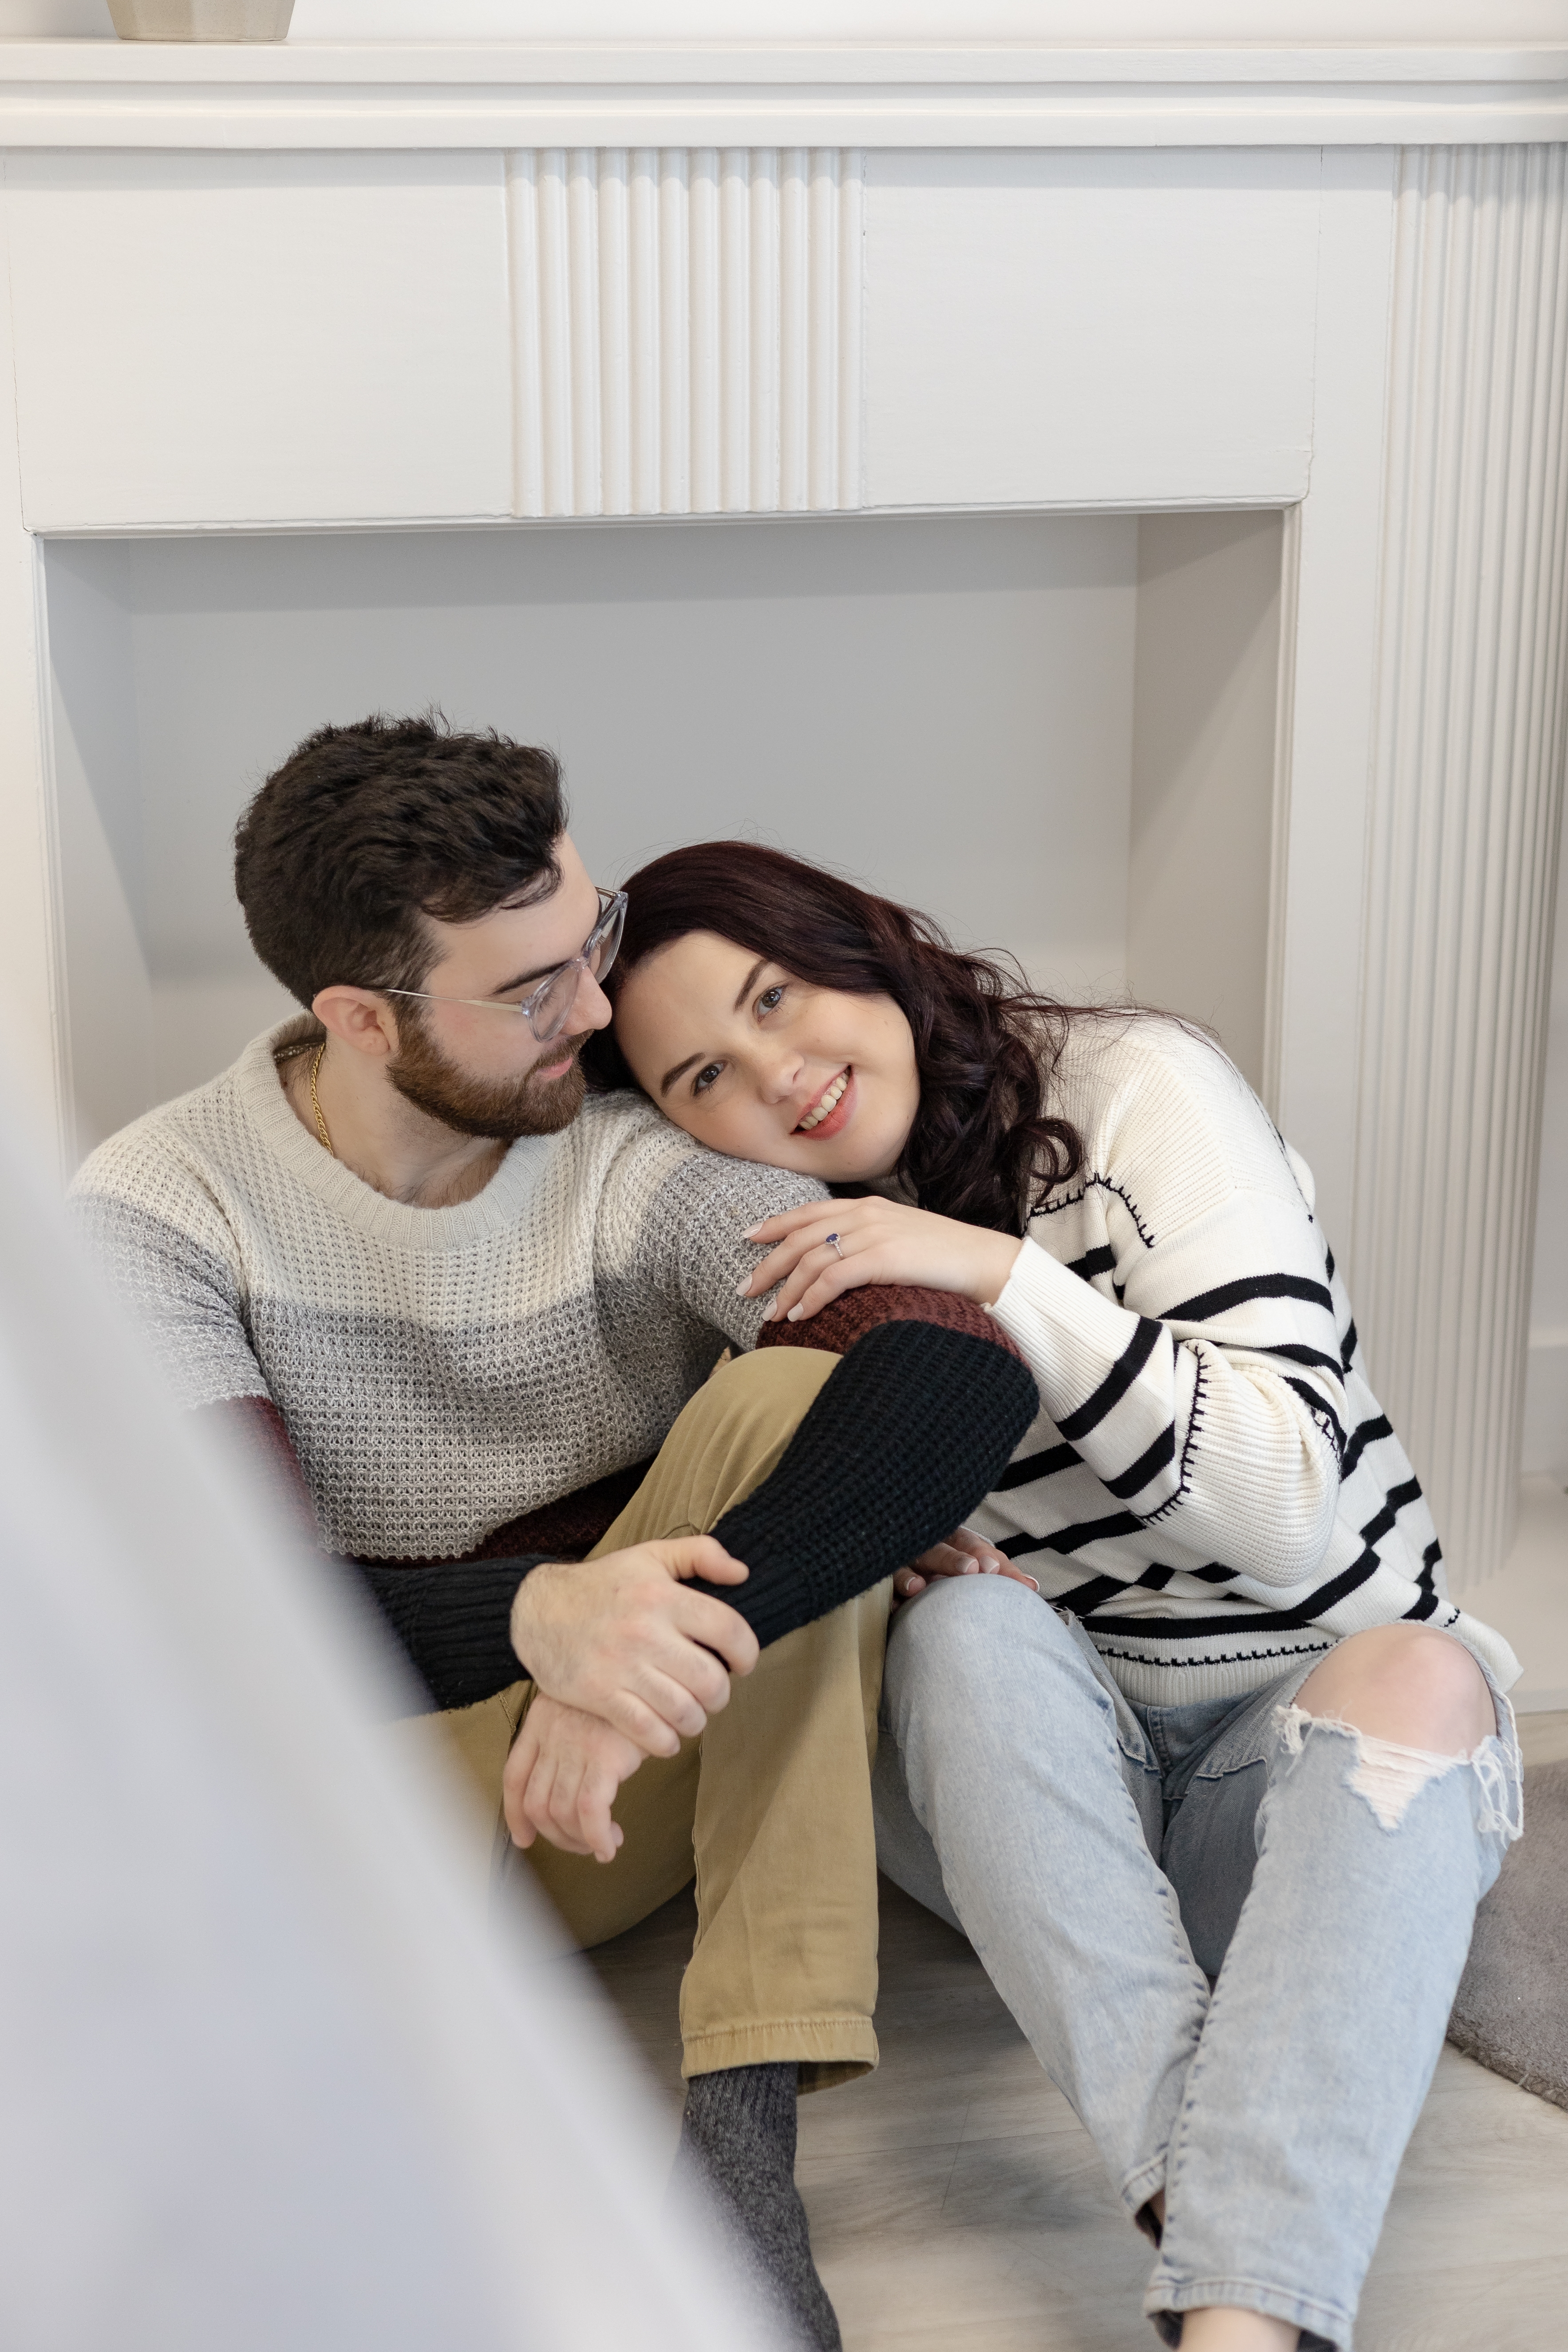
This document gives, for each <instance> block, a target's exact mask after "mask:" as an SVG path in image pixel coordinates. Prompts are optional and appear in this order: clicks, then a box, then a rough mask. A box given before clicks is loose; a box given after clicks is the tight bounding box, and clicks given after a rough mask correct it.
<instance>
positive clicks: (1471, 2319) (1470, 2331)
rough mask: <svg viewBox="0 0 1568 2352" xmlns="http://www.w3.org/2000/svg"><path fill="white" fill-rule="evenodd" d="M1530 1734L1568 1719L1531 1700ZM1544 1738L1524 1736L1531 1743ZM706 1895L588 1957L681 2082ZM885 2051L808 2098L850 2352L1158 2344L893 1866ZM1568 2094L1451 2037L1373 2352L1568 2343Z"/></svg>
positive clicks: (1111, 2231)
mask: <svg viewBox="0 0 1568 2352" xmlns="http://www.w3.org/2000/svg"><path fill="white" fill-rule="evenodd" d="M1527 1721H1528V1722H1529V1724H1530V1726H1531V1744H1532V1745H1536V1746H1547V1745H1550V1742H1551V1739H1552V1737H1553V1735H1554V1734H1555V1736H1556V1737H1557V1738H1560V1739H1561V1740H1562V1743H1563V1749H1564V1751H1568V1717H1560V1718H1552V1717H1543V1716H1538V1717H1531V1718H1527ZM1529 1752H1530V1751H1529V1748H1527V1753H1529ZM694 1918H695V1915H694V1911H693V1907H692V1904H691V1898H690V1895H689V1894H688V1895H681V1896H679V1897H678V1898H677V1900H676V1901H675V1902H674V1903H672V1904H668V1905H667V1906H665V1908H664V1910H662V1911H660V1912H658V1913H657V1914H656V1915H655V1916H654V1917H653V1918H652V1919H650V1920H648V1921H647V1922H646V1923H645V1925H644V1926H643V1927H639V1928H637V1929H635V1930H634V1931H633V1933H632V1934H631V1935H629V1936H624V1937H620V1938H619V1939H618V1941H617V1942H616V1943H615V1944H611V1945H606V1946H605V1948H604V1949H603V1950H602V1951H600V1952H597V1953H595V1954H593V1955H592V1956H591V1958H592V1960H593V1964H594V1967H595V1972H596V1974H597V1976H598V1979H599V1981H600V1983H601V1984H602V1985H603V1986H604V1987H605V1990H606V1991H607V1992H608V1994H609V1996H610V1999H611V2000H612V2002H613V2003H614V2005H615V2007H616V2010H617V2011H618V2012H619V2014H620V2016H621V2018H622V2019H623V2021H624V2022H625V2023H626V2027H627V2029H628V2031H629V2032H630V2034H631V2037H632V2040H633V2042H635V2044H636V2046H637V2048H638V2049H639V2050H640V2051H641V2053H642V2055H643V2057H644V2059H645V2061H646V2062H647V2065H648V2067H649V2070H650V2072H651V2074H652V2075H653V2077H654V2080H655V2083H656V2084H657V2087H658V2092H659V2095H661V2097H662V2098H663V2099H664V2101H665V2103H666V2109H667V2113H668V2119H669V2128H670V2137H671V2143H672V2145H673V2139H674V2133H675V2127H676V2118H677V2116H678V2114H679V2099H680V2080H679V2069H680V2053H679V2036H678V2032H677V2027H676V2001H677V1996H678V1991H679V1980H680V1970H681V1968H682V1967H683V1965H684V1962H685V1959H686V1956H687V1954H688V1953H689V1949H690V1944H691V1934H692V1928H693V1925H694ZM877 2031H878V2038H879V2042H880V2044H881V2052H882V2063H881V2064H880V2066H879V2069H878V2071H877V2072H876V2074H870V2075H868V2076H866V2077H864V2078H863V2079H862V2080H861V2081H860V2082H858V2083H852V2084H846V2085H845V2086H843V2087H842V2088H841V2089H838V2090H837V2091H833V2092H828V2093H822V2094H819V2095H816V2096H815V2097H812V2098H808V2099H805V2100H804V2101H803V2102H802V2104H801V2110H800V2157H799V2163H798V2167H797V2174H798V2178H799V2180H800V2185H801V2193H802V2195H803V2196H804V2198H805V2202H806V2208H807V2210H808V2211H809V2213H810V2215H811V2221H812V2232H813V2242H814V2245H815V2247H816V2254H817V2259H818V2261H819V2263H820V2265H821V2269H822V2274H823V2277H824V2280H825V2281H826V2285H827V2288H828V2292H829V2293H830V2294H831V2295H832V2296H833V2299H834V2303H835V2305H836V2306H837V2311H838V2315H839V2319H840V2322H841V2325H842V2326H843V2329H844V2341H845V2345H846V2347H847V2352H948V2347H956V2348H957V2352H982V2347H984V2352H1147V2347H1148V2346H1149V2345H1150V2344H1151V2343H1152V2341H1153V2338H1152V2334H1151V2331H1150V2328H1149V2325H1148V2322H1147V2321H1146V2320H1145V2319H1144V2318H1143V2316H1142V2291H1143V2284H1144V2282H1145V2280H1146V2278H1147V2276H1148V2273H1149V2268H1150V2261H1151V2256H1150V2252H1149V2249H1148V2248H1147V2246H1145V2245H1144V2243H1143V2242H1142V2239H1141V2238H1140V2237H1139V2236H1138V2235H1137V2233H1136V2231H1133V2230H1132V2229H1131V2226H1130V2225H1129V2223H1128V2222H1127V2221H1125V2220H1124V2219H1123V2218H1122V2216H1121V2211H1120V2210H1119V2209H1118V2206H1117V2202H1116V2200H1115V2198H1114V2197H1113V2195H1112V2194H1111V2191H1110V2185H1109V2183H1108V2182H1107V2181H1106V2179H1105V2178H1104V2175H1103V2173H1102V2172H1101V2170H1100V2163H1099V2159H1098V2158H1097V2157H1096V2155H1095V2152H1094V2149H1093V2147H1092V2146H1091V2144H1090V2142H1089V2137H1088V2135H1087V2134H1086V2133H1085V2132H1084V2131H1083V2129H1082V2128H1081V2126H1079V2123H1078V2121H1077V2119H1076V2117H1075V2116H1073V2114H1072V2112H1071V2110H1070V2109H1069V2108H1068V2105H1067V2102H1066V2101H1065V2100H1064V2099H1063V2098H1062V2096H1061V2095H1060V2093H1059V2092H1058V2091H1057V2090H1055V2089H1054V2088H1053V2087H1052V2085H1051V2084H1049V2083H1047V2080H1046V2078H1045V2076H1044V2075H1043V2074H1041V2072H1040V2070H1039V2068H1038V2066H1037V2064H1036V2063H1035V2060H1034V2057H1033V2054H1032V2053H1031V2052H1030V2050H1029V2048H1028V2045H1027V2044H1026V2042H1025V2041H1024V2038H1023V2036H1022V2034H1021V2033H1020V2032H1018V2029H1017V2027H1016V2025H1015V2024H1014V2022H1013V2021H1012V2019H1011V2017H1010V2016H1009V2015H1008V2013H1007V2011H1006V2010H1005V2008H1004V2006H1003V2004H1002V2002H1001V2000H1000V1999H999V1998H998V1997H997V1995H996V1993H995V1992H994V1990H993V1989H992V1987H991V1985H990V1982H989V1981H988V1979H987V1978H986V1976H985V1973H984V1969H982V1968H981V1966H980V1963H979V1961H978V1960H977V1959H976V1958H975V1957H974V1954H973V1952H972V1951H971V1950H970V1948H969V1947H968V1945H967V1944H966V1943H965V1942H964V1940H963V1937H961V1936H958V1935H955V1934H954V1933H953V1931H952V1929H951V1928H950V1927H944V1926H943V1925H942V1922H941V1921H940V1920H938V1919H934V1918H932V1917H931V1916H930V1914H929V1913H926V1912H924V1911H922V1910H921V1908H920V1907H919V1906H918V1905H916V1904H914V1903H911V1902H910V1900H909V1898H908V1897H907V1896H905V1895H900V1893H899V1891H898V1890H897V1889H896V1888H895V1887H891V1886H889V1885H886V1884H885V1883H884V1885H883V1887H882V1994H881V2002H880V2006H879V2010H878V2014H877ZM1565 2209H1568V2115H1565V2114H1563V2112H1562V2111H1561V2110H1559V2109H1558V2108H1556V2107H1553V2106H1550V2105H1547V2103H1546V2102H1545V2101H1544V2100H1542V2099H1537V2098H1532V2097H1531V2096H1530V2095H1529V2094H1528V2093H1526V2092H1523V2091H1520V2090H1518V2089H1516V2088H1515V2087H1514V2085H1513V2084H1510V2083H1505V2082H1502V2081H1501V2080H1500V2078H1499V2077H1498V2076H1497V2075H1495V2074H1488V2073H1487V2072H1486V2071H1485V2069H1484V2068H1482V2067H1479V2066H1477V2065H1475V2064H1473V2063H1471V2062H1470V2060H1468V2058H1462V2057H1460V2056H1459V2054H1458V2052H1457V2051H1454V2050H1449V2049H1445V2051H1444V2053H1443V2055H1442V2058H1441V2060H1440V2062H1439V2063H1438V2067H1437V2073H1436V2079H1435V2081H1434V2083H1433V2085H1432V2090H1431V2094H1430V2095H1429V2097H1428V2099H1427V2102H1426V2107H1425V2109H1424V2111H1423V2113H1422V2116H1421V2118H1420V2120H1419V2122H1418V2124H1417V2126H1416V2128H1415V2135H1414V2137H1413V2138H1412V2140H1411V2143H1410V2147H1409V2149H1408V2151H1407V2153H1406V2156H1405V2163H1404V2165H1403V2167H1402V2168H1401V2170H1400V2175H1399V2179H1398V2181H1397V2183H1396V2185H1395V2188H1394V2199H1393V2202H1392V2204H1391V2207H1390V2210H1389V2217H1388V2222H1387V2226H1386V2227H1385V2229H1384V2235H1383V2242H1382V2244H1381V2245H1380V2247H1379V2249H1378V2252H1377V2258H1376V2260H1375V2262H1374V2263H1373V2270H1372V2274H1371V2277H1370V2279H1369V2280H1368V2283H1367V2289H1366V2294H1365V2298H1364V2301H1363V2310H1362V2316H1361V2322H1360V2325H1359V2326H1358V2329H1357V2336H1356V2341H1357V2347H1358V2352H1476V2347H1478V2346H1481V2345H1485V2346H1486V2347H1488V2352H1494V2347H1495V2352H1558V2347H1559V2346H1560V2345H1561V2343H1562V2341H1563V2312H1564V2309H1568V2236H1565V2233H1564V2231H1563V2221H1562V2217H1563V2211H1564V2210H1565Z"/></svg>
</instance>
